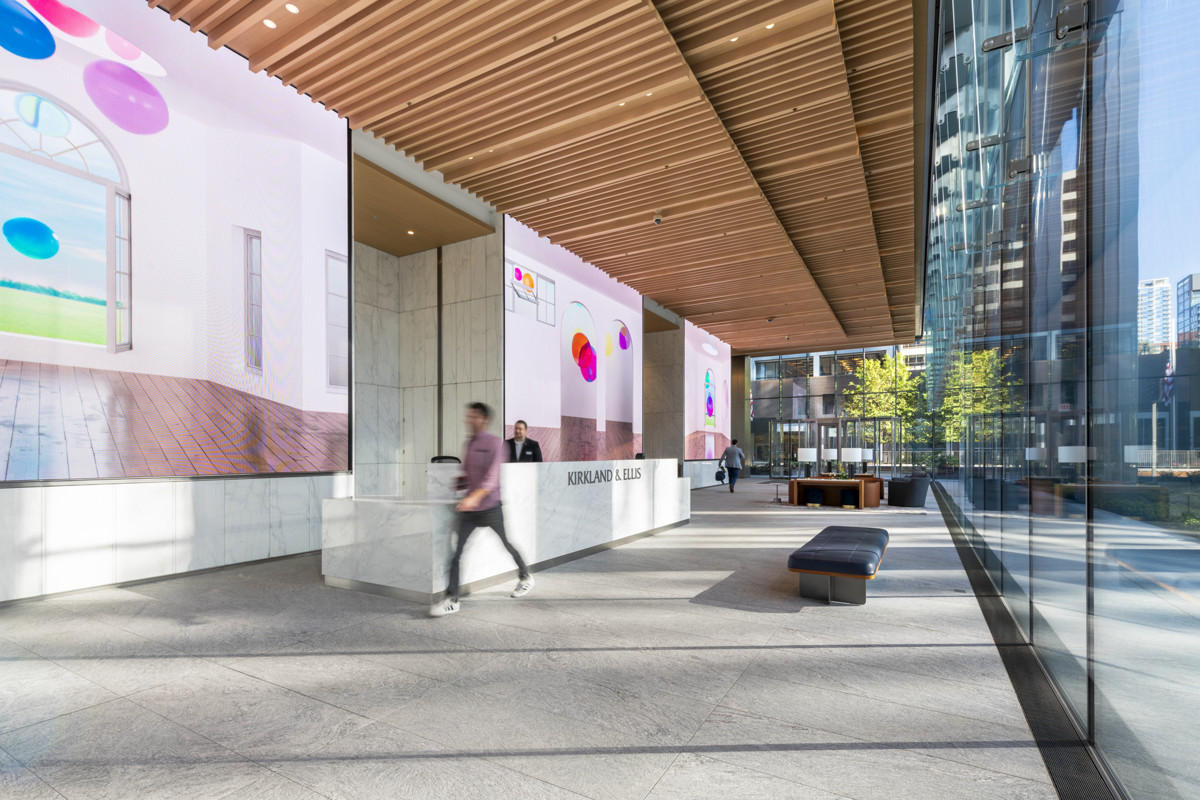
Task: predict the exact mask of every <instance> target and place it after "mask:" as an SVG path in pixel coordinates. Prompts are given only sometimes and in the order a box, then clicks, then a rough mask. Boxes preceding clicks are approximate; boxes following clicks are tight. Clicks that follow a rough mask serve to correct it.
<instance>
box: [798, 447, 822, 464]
mask: <svg viewBox="0 0 1200 800" xmlns="http://www.w3.org/2000/svg"><path fill="white" fill-rule="evenodd" d="M796 460H797V461H805V462H808V463H810V464H811V463H813V462H815V461H816V460H817V448H815V447H801V448H800V449H799V450H797V451H796Z"/></svg>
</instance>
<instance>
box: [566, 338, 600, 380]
mask: <svg viewBox="0 0 1200 800" xmlns="http://www.w3.org/2000/svg"><path fill="white" fill-rule="evenodd" d="M571 356H572V357H573V358H574V359H575V363H576V364H578V365H579V374H581V375H583V379H584V380H585V381H587V382H588V383H591V382H592V381H594V380H596V351H595V350H594V349H593V348H592V343H591V342H589V341H588V338H587V337H586V336H584V334H583V331H576V332H575V335H574V336H573V337H571Z"/></svg>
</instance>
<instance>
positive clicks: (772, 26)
mask: <svg viewBox="0 0 1200 800" xmlns="http://www.w3.org/2000/svg"><path fill="white" fill-rule="evenodd" d="M774 27H775V23H774V22H772V23H771V24H770V25H768V26H767V30H771V28H774Z"/></svg>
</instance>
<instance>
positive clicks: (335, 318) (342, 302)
mask: <svg viewBox="0 0 1200 800" xmlns="http://www.w3.org/2000/svg"><path fill="white" fill-rule="evenodd" d="M325 312H326V318H327V319H328V320H329V324H330V325H337V326H340V327H341V329H342V336H345V335H346V328H347V327H348V325H349V317H350V307H349V304H348V303H347V302H346V298H345V297H338V296H336V295H328V296H327V297H326V298H325Z"/></svg>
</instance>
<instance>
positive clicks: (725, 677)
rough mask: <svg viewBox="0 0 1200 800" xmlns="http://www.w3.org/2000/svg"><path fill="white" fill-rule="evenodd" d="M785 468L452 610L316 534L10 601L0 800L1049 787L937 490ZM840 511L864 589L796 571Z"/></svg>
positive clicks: (1033, 790)
mask: <svg viewBox="0 0 1200 800" xmlns="http://www.w3.org/2000/svg"><path fill="white" fill-rule="evenodd" d="M776 489H777V487H776V486H775V485H774V484H767V483H762V482H755V481H743V482H742V483H741V484H739V487H738V492H737V493H736V494H732V495H731V494H730V493H729V492H728V491H727V490H725V489H723V488H720V487H714V488H711V489H703V490H699V491H696V492H694V493H693V496H692V503H693V522H692V524H691V525H689V526H687V527H683V528H678V529H675V530H672V531H669V532H667V533H664V534H660V535H659V536H656V537H652V538H648V539H643V540H640V541H638V542H635V543H633V544H631V545H627V546H625V547H622V548H619V549H616V550H611V551H607V552H604V553H601V554H599V555H595V556H591V557H589V558H585V559H581V560H578V561H574V562H571V563H569V564H565V565H563V566H560V567H557V568H555V569H552V570H547V571H544V572H540V573H538V574H537V576H536V579H537V585H536V587H535V589H534V591H533V593H531V594H530V595H529V596H528V597H527V598H525V599H522V600H512V599H510V598H509V597H508V596H507V591H508V587H503V590H501V588H500V587H498V588H496V589H494V590H490V591H487V592H483V593H478V594H476V595H475V596H472V597H468V598H465V599H464V601H463V610H462V612H461V613H459V614H458V615H456V616H452V617H447V618H444V619H437V620H435V619H429V618H428V617H426V616H425V612H426V609H424V608H422V607H418V606H415V605H412V604H408V603H404V602H402V601H398V600H390V599H385V598H380V597H374V596H371V595H365V594H358V593H355V592H350V591H346V590H340V589H333V588H329V587H326V586H324V585H323V584H322V582H321V579H320V576H319V574H318V570H319V559H318V558H317V557H315V556H301V557H296V558H288V559H283V560H278V561H274V562H268V563H264V564H258V565H252V566H246V567H240V568H231V569H226V570H221V571H216V572H210V573H205V574H197V575H193V576H187V577H177V578H170V579H166V580H162V581H158V582H154V583H147V584H141V585H136V586H130V587H127V588H110V589H100V590H95V591H87V592H79V593H75V594H71V595H63V596H58V597H54V598H52V599H48V600H41V601H36V602H27V603H18V604H13V605H9V606H6V607H0V797H4V798H43V797H46V798H58V797H68V798H74V797H98V798H139V799H140V798H152V797H164V798H217V797H220V798H239V799H240V798H319V797H329V798H372V799H373V798H412V800H438V799H439V798H447V800H472V799H473V798H479V799H480V800H485V799H486V800H493V799H495V798H514V799H515V798H522V800H525V799H530V800H532V799H539V800H540V799H541V798H547V799H549V798H584V797H586V798H597V800H618V799H624V798H636V799H637V800H642V799H643V798H644V799H645V800H668V798H670V799H671V800H676V799H679V800H694V799H695V798H769V799H770V800H776V799H778V798H797V799H800V798H803V800H819V799H821V798H861V799H864V800H865V798H886V799H887V800H905V799H907V798H912V800H934V799H936V798H953V799H954V800H961V799H962V798H971V800H985V799H986V798H996V800H1000V799H1001V798H1002V799H1003V800H1027V799H1028V800H1032V799H1033V798H1054V797H1056V796H1057V795H1056V794H1055V791H1054V789H1053V787H1052V786H1051V784H1050V782H1049V777H1048V776H1047V774H1046V771H1045V768H1044V766H1043V764H1042V760H1041V758H1040V756H1039V753H1038V750H1037V747H1036V746H1035V744H1034V742H1033V741H1032V739H1031V736H1030V733H1029V729H1028V727H1027V726H1026V723H1025V719H1024V717H1023V715H1022V713H1021V709H1020V707H1019V705H1018V703H1017V700H1016V697H1015V695H1014V694H1013V690H1012V687H1011V685H1010V684H1009V681H1008V678H1007V676H1006V674H1005V671H1004V668H1003V666H1002V665H1001V661H1000V657H999V655H998V654H997V651H996V648H995V646H994V645H993V643H992V640H991V638H990V637H989V635H988V630H987V627H986V625H985V624H984V621H983V618H982V616H981V614H980V611H979V607H978V605H977V604H976V602H975V599H974V598H973V597H972V596H971V594H970V586H969V584H968V582H967V577H966V575H965V573H964V572H963V570H962V567H961V565H960V563H959V561H958V557H957V555H956V553H955V551H954V548H953V545H952V543H951V540H950V536H949V534H948V533H947V531H946V528H945V525H944V524H943V522H942V519H941V516H940V515H939V514H938V513H937V511H936V508H934V507H933V505H932V499H931V501H930V507H929V508H928V509H927V510H926V511H920V510H899V509H895V510H889V509H887V508H884V509H880V510H878V511H875V510H867V511H833V510H829V509H825V510H809V509H797V508H790V507H787V506H778V505H774V504H773V503H772V502H771V500H772V499H773V497H774V496H775V493H776ZM835 523H836V524H862V525H873V526H881V527H885V528H887V529H888V530H890V531H891V534H892V540H891V545H890V547H889V549H888V551H887V556H886V557H885V559H884V562H883V569H882V570H881V573H880V576H879V578H878V580H876V581H874V582H872V583H871V584H870V585H869V587H868V602H867V605H865V606H847V605H834V606H825V605H823V604H819V603H815V602H812V601H808V600H802V599H800V598H798V597H797V596H796V595H795V588H796V582H795V578H794V576H793V575H792V574H791V573H789V572H787V571H786V568H785V564H786V558H787V554H788V553H789V552H790V551H791V550H792V549H794V548H795V547H797V546H798V545H799V544H801V543H802V542H803V541H804V540H805V539H806V538H807V537H808V536H810V535H811V534H812V533H814V532H816V531H817V530H819V529H820V528H821V527H823V526H825V525H828V524H835Z"/></svg>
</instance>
